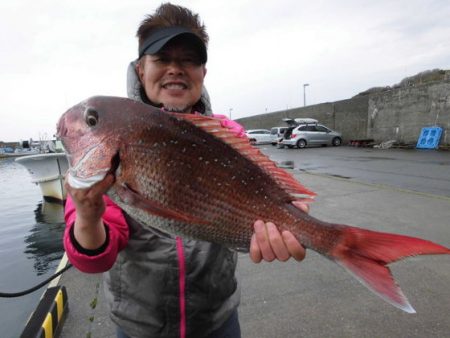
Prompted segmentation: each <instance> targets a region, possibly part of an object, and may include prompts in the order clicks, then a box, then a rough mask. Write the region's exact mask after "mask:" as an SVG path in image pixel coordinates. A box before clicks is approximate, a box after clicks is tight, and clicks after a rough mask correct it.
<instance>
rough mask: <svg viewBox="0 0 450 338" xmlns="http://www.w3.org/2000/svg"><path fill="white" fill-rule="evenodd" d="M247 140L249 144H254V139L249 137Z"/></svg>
mask: <svg viewBox="0 0 450 338" xmlns="http://www.w3.org/2000/svg"><path fill="white" fill-rule="evenodd" d="M248 141H249V142H250V144H253V145H254V144H256V139H254V138H251V139H249V140H248Z"/></svg>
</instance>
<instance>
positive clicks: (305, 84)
mask: <svg viewBox="0 0 450 338" xmlns="http://www.w3.org/2000/svg"><path fill="white" fill-rule="evenodd" d="M308 86H309V83H304V84H303V107H305V106H306V87H308Z"/></svg>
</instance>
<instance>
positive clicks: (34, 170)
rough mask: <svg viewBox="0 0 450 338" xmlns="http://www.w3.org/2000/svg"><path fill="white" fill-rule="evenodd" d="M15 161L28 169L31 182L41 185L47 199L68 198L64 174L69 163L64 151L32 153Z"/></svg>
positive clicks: (60, 200) (62, 199)
mask: <svg viewBox="0 0 450 338" xmlns="http://www.w3.org/2000/svg"><path fill="white" fill-rule="evenodd" d="M15 161H16V162H17V163H19V164H21V165H23V166H24V167H25V168H26V169H27V170H28V172H29V173H30V175H31V182H33V183H36V184H37V185H39V187H40V189H41V193H42V196H43V197H44V199H45V200H47V201H51V202H63V201H64V200H65V199H66V190H65V188H64V175H65V174H66V171H67V169H68V168H69V163H68V161H67V158H66V155H65V154H64V153H49V154H39V155H30V156H24V157H19V158H17V159H16V160H15Z"/></svg>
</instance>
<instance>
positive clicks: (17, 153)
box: [0, 148, 39, 158]
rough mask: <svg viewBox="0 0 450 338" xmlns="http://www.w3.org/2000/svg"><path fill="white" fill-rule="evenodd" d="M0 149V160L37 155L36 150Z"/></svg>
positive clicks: (37, 151)
mask: <svg viewBox="0 0 450 338" xmlns="http://www.w3.org/2000/svg"><path fill="white" fill-rule="evenodd" d="M6 149H7V150H6V151H5V148H1V149H0V158H11V157H22V156H29V155H34V154H39V150H38V149H15V150H12V151H8V150H9V149H8V148H6Z"/></svg>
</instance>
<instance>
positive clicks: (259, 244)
mask: <svg viewBox="0 0 450 338" xmlns="http://www.w3.org/2000/svg"><path fill="white" fill-rule="evenodd" d="M292 204H293V205H295V206H296V207H297V208H299V209H301V210H303V211H304V212H309V205H308V204H305V203H301V202H297V201H294V202H292ZM254 228H255V233H254V234H253V236H252V240H251V243H250V258H251V260H252V261H253V262H255V263H259V262H261V261H262V260H265V261H267V262H272V261H274V260H275V259H277V260H279V261H282V262H285V261H287V260H288V259H289V258H291V257H294V258H295V259H296V260H297V261H302V260H303V259H304V258H305V254H306V249H305V248H304V247H303V246H302V245H301V244H300V242H299V241H298V240H297V239H296V238H295V237H294V235H293V234H292V233H291V232H290V231H283V232H282V233H280V232H279V231H278V228H277V227H276V225H275V224H273V223H271V222H267V223H264V222H263V221H261V220H257V221H256V222H255V224H254Z"/></svg>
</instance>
